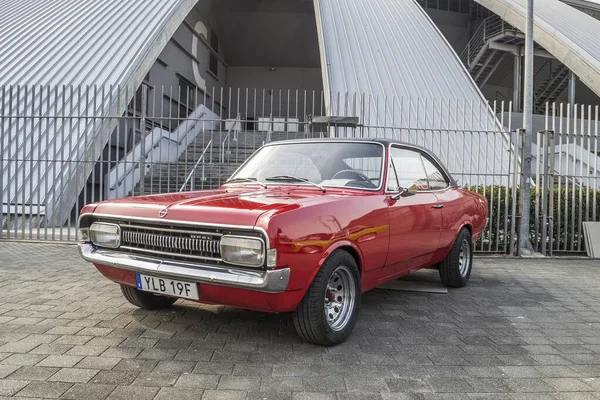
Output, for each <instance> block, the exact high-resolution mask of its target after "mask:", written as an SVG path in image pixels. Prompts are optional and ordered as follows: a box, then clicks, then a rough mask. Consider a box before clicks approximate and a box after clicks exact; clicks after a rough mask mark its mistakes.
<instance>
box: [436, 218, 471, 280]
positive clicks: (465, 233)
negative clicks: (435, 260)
mask: <svg viewBox="0 0 600 400" xmlns="http://www.w3.org/2000/svg"><path fill="white" fill-rule="evenodd" d="M472 267H473V242H472V240H471V233H470V232H469V230H468V229H466V228H463V229H462V230H461V231H460V232H459V233H458V236H457V237H456V241H455V242H454V244H453V245H452V248H451V249H450V252H449V253H448V255H447V256H446V258H445V259H444V261H442V262H441V264H440V278H441V279H442V283H443V284H444V285H446V286H448V287H450V288H461V287H464V286H466V285H467V282H469V278H470V277H471V268H472Z"/></svg>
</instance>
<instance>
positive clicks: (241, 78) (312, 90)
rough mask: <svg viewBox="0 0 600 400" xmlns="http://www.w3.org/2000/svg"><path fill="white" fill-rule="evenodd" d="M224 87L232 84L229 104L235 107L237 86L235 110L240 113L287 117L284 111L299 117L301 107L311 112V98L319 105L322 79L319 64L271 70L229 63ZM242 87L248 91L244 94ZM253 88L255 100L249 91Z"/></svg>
mask: <svg viewBox="0 0 600 400" xmlns="http://www.w3.org/2000/svg"><path fill="white" fill-rule="evenodd" d="M227 87H230V88H232V104H235V105H236V108H237V95H236V93H237V92H236V91H237V89H240V90H241V96H240V97H241V98H240V104H241V106H240V110H239V112H240V113H241V114H242V117H244V116H248V117H252V116H256V117H262V116H269V115H273V116H274V117H287V116H288V113H289V116H292V117H296V116H298V117H302V116H304V113H305V108H306V112H307V113H308V114H312V113H313V98H314V99H315V100H314V102H315V103H316V104H315V107H317V108H320V105H321V101H320V99H321V97H322V91H323V80H322V75H321V69H320V68H275V70H274V71H271V67H229V69H228V70H227ZM246 89H249V92H250V95H249V96H248V98H246ZM255 90H256V101H255V100H254V95H253V94H254V92H255ZM305 91H306V99H307V100H306V101H305V93H304V92H305ZM288 98H289V108H288ZM296 98H297V99H298V100H296ZM246 101H247V102H248V108H247V109H248V112H246V106H245V103H246ZM255 105H256V109H255V108H254V106H255ZM315 111H320V110H315ZM236 114H237V113H236Z"/></svg>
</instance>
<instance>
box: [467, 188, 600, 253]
mask: <svg viewBox="0 0 600 400" xmlns="http://www.w3.org/2000/svg"><path fill="white" fill-rule="evenodd" d="M562 184H563V185H564V182H562ZM465 189H468V190H471V191H473V192H477V193H480V194H482V195H484V196H485V197H486V198H487V199H488V203H489V205H490V218H491V219H490V221H489V223H488V226H487V229H486V230H485V232H484V234H483V237H482V244H478V246H477V249H480V248H481V249H482V250H484V251H487V250H488V249H490V245H491V250H492V251H496V250H497V251H500V252H508V250H509V246H510V241H511V240H514V241H515V243H516V241H517V235H516V233H513V232H511V229H510V228H511V222H512V218H513V217H512V205H513V201H514V199H513V192H512V188H508V195H507V188H506V187H505V186H494V187H493V188H492V187H491V186H471V187H466V188H465ZM516 193H517V197H518V196H520V189H517V190H516ZM550 194H552V195H553V197H554V210H553V211H554V212H553V218H548V231H547V235H546V237H543V235H542V217H543V214H542V211H543V205H542V193H541V189H540V190H539V192H538V194H536V189H535V188H532V189H531V212H530V226H529V238H530V240H531V242H532V244H533V245H534V248H535V249H536V250H538V251H539V250H540V249H541V243H542V241H543V240H545V241H546V244H547V246H548V247H549V246H550V234H551V233H550V232H551V226H552V228H553V233H552V236H553V241H552V242H553V248H554V249H555V251H563V250H564V249H566V251H577V250H578V247H579V248H580V250H581V251H585V241H584V240H583V232H582V231H581V226H582V225H581V223H582V222H584V221H592V220H594V219H593V218H594V197H595V199H596V210H595V211H596V212H595V217H596V220H598V219H599V218H600V191H597V190H594V189H588V188H585V187H584V188H579V187H576V188H572V187H571V186H569V188H568V189H566V188H565V187H564V186H562V187H561V188H560V189H559V188H558V187H556V186H555V187H554V188H553V189H552V188H550V189H549V193H548V196H547V199H546V203H547V210H550ZM580 198H581V207H580ZM573 199H575V201H574V202H573ZM492 200H493V203H492ZM559 201H560V220H559ZM536 203H537V204H538V210H537V214H536ZM565 205H567V209H566V210H565ZM580 208H581V210H580ZM580 211H581V216H580ZM565 215H566V216H567V224H566V225H565ZM518 217H519V210H518V203H517V218H518ZM536 221H537V224H538V225H537V233H536ZM515 222H516V229H515V230H517V231H518V223H519V221H518V220H517V221H515ZM505 227H506V228H507V229H505ZM580 241H581V244H579V242H580ZM505 243H506V245H505ZM557 243H558V246H559V248H558V250H556V249H557ZM481 246H483V247H481Z"/></svg>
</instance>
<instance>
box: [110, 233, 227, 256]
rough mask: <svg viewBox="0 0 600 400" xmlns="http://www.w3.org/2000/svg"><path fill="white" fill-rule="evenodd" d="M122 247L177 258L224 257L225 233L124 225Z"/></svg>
mask: <svg viewBox="0 0 600 400" xmlns="http://www.w3.org/2000/svg"><path fill="white" fill-rule="evenodd" d="M121 232H122V234H121V235H122V236H121V248H122V249H125V250H131V251H135V252H143V253H150V254H160V255H162V256H169V257H171V258H176V259H200V260H212V261H221V254H220V241H221V234H220V233H216V232H197V231H191V230H183V229H172V228H167V227H165V228H162V227H161V228H154V227H147V226H137V225H121Z"/></svg>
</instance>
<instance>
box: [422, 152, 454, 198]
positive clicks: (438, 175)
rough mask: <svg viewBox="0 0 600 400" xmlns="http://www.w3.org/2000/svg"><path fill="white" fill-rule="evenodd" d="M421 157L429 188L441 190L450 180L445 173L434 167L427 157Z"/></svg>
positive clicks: (448, 184)
mask: <svg viewBox="0 0 600 400" xmlns="http://www.w3.org/2000/svg"><path fill="white" fill-rule="evenodd" d="M422 158H423V164H424V165H425V172H426V173H427V181H429V190H443V189H446V188H447V187H448V186H450V182H448V180H447V179H446V177H445V175H444V174H443V173H442V171H440V169H439V168H438V167H436V166H435V165H434V164H433V163H432V162H431V161H429V160H428V159H427V157H422Z"/></svg>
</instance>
